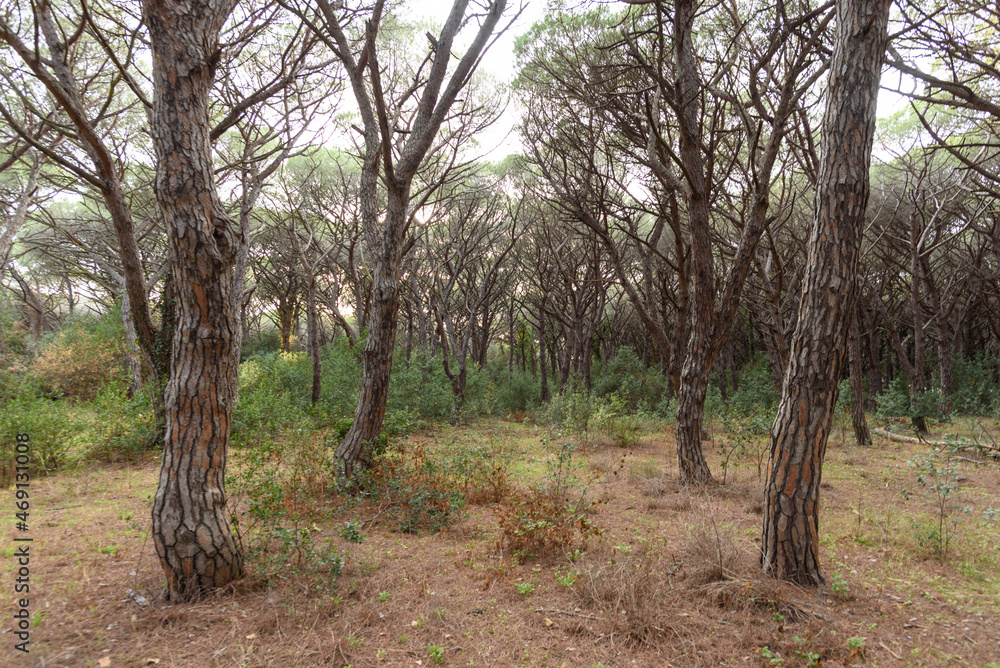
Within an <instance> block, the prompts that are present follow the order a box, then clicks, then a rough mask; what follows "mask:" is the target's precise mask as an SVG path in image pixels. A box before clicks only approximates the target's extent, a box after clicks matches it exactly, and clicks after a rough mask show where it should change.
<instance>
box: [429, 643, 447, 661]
mask: <svg viewBox="0 0 1000 668" xmlns="http://www.w3.org/2000/svg"><path fill="white" fill-rule="evenodd" d="M427 655H428V656H429V657H430V659H431V663H438V664H440V663H444V647H442V646H441V645H435V644H434V643H430V644H429V645H427Z"/></svg>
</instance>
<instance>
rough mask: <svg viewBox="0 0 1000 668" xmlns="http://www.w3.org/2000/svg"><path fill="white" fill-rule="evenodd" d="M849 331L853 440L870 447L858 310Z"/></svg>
mask: <svg viewBox="0 0 1000 668" xmlns="http://www.w3.org/2000/svg"><path fill="white" fill-rule="evenodd" d="M848 317H850V318H851V324H850V331H849V332H848V334H847V355H848V363H849V365H850V375H851V422H852V423H853V425H854V440H855V441H857V443H858V445H871V444H872V437H871V434H869V433H868V421H867V420H865V397H864V392H865V378H864V370H863V369H862V359H861V336H860V334H859V332H858V309H857V308H855V309H854V310H853V313H852V315H851V316H848Z"/></svg>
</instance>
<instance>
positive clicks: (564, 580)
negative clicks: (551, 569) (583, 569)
mask: <svg viewBox="0 0 1000 668" xmlns="http://www.w3.org/2000/svg"><path fill="white" fill-rule="evenodd" d="M579 575H580V573H579V572H578V571H574V570H573V569H572V568H567V569H566V572H565V573H563V574H561V575H560V574H559V573H558V571H557V572H556V582H558V583H559V584H561V585H562V586H563V587H572V586H573V585H575V584H576V579H577V577H579Z"/></svg>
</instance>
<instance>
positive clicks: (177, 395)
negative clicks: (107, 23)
mask: <svg viewBox="0 0 1000 668" xmlns="http://www.w3.org/2000/svg"><path fill="white" fill-rule="evenodd" d="M231 10H232V3H231V2H212V1H211V0H202V1H198V0H189V1H188V2H185V3H180V2H177V0H146V1H145V2H144V3H143V14H144V18H145V22H146V25H147V26H148V28H149V32H150V44H151V47H152V52H153V82H154V90H155V97H154V103H153V123H152V136H153V146H154V148H155V150H156V157H157V168H156V195H157V200H158V202H159V205H160V209H161V211H162V212H163V215H164V220H165V223H166V228H167V235H168V242H169V248H170V256H171V260H172V263H173V290H174V294H175V299H176V307H175V309H176V310H175V316H176V321H175V326H174V337H173V350H172V360H171V365H170V380H169V382H168V384H167V390H166V394H165V408H166V420H167V425H166V436H165V443H164V448H163V465H162V467H161V469H160V481H159V487H158V488H157V490H156V496H155V498H154V500H153V529H152V535H153V543H154V545H155V546H156V553H157V555H158V556H159V557H160V563H161V565H162V566H163V570H164V574H165V576H166V581H167V592H166V595H167V598H168V599H169V600H171V601H185V600H188V599H190V598H192V597H194V596H197V595H199V594H202V593H205V592H207V591H210V590H213V589H216V588H218V587H222V586H224V585H226V584H228V583H229V582H231V581H233V580H236V579H239V578H240V577H242V575H243V556H242V555H241V554H240V551H239V548H238V546H237V544H236V541H235V540H234V538H233V534H232V532H231V530H230V527H229V522H228V520H227V518H226V497H225V468H226V448H227V445H228V443H229V428H230V422H231V418H232V398H233V383H232V379H233V378H235V373H234V372H233V369H232V366H233V364H234V363H235V361H234V355H233V344H234V341H235V340H236V332H235V329H236V327H237V326H238V323H237V322H236V317H235V316H236V313H235V308H234V302H233V265H234V264H235V260H236V252H237V244H238V235H237V230H236V228H235V226H234V225H233V222H232V221H231V220H230V219H229V217H228V216H227V215H226V213H225V209H224V208H223V207H222V205H221V203H220V202H219V199H218V196H217V195H216V192H215V187H214V174H213V171H212V164H211V144H210V140H209V122H208V100H209V95H210V92H211V88H212V81H213V69H214V62H215V59H216V58H217V57H218V48H219V47H218V37H219V31H220V30H221V28H222V25H223V23H224V22H225V20H226V17H227V16H228V15H229V12H230V11H231Z"/></svg>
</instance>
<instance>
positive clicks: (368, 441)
mask: <svg viewBox="0 0 1000 668" xmlns="http://www.w3.org/2000/svg"><path fill="white" fill-rule="evenodd" d="M372 192H373V193H374V191H372ZM409 196H410V194H409V188H408V187H407V188H406V189H405V191H404V192H398V191H390V193H389V199H388V202H387V208H386V219H387V221H386V229H389V230H398V231H400V232H401V231H402V229H403V220H404V219H405V216H406V205H407V202H408V200H409ZM371 204H372V206H374V202H372V203H371ZM402 248H403V244H402V240H399V241H397V242H396V243H392V241H388V240H383V243H382V244H381V247H380V248H379V253H380V254H381V255H382V257H380V258H379V261H377V262H375V263H373V265H374V266H373V269H372V285H371V297H370V301H369V304H368V316H367V317H368V339H367V341H366V342H365V355H364V367H363V370H362V375H361V390H360V393H359V398H358V405H357V408H356V409H355V411H354V422H353V423H352V424H351V428H350V430H349V431H348V432H347V435H345V436H344V440H343V441H342V442H341V443H340V445H339V446H337V458H338V459H340V460H341V462H343V465H344V475H345V476H346V477H347V478H348V479H351V478H353V476H354V472H355V469H357V468H358V467H359V466H360V467H362V468H364V467H367V466H368V465H369V464H370V463H371V458H372V452H371V449H372V446H373V445H374V444H375V441H376V439H377V438H378V436H379V433H380V432H381V431H382V423H383V422H384V421H385V409H386V404H387V403H388V401H389V375H390V373H391V371H392V353H393V349H394V347H395V344H396V314H397V312H398V310H399V273H400V267H401V266H402V263H403V262H402V261H403V258H402ZM444 354H445V355H447V354H448V352H447V350H445V351H444Z"/></svg>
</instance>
